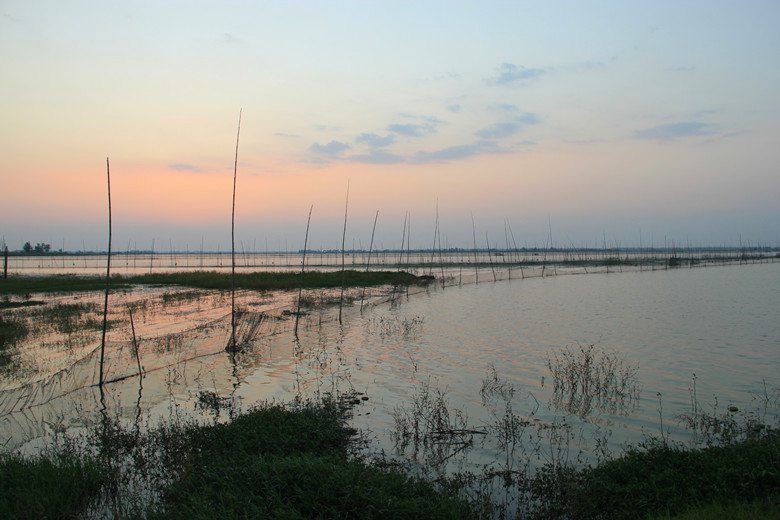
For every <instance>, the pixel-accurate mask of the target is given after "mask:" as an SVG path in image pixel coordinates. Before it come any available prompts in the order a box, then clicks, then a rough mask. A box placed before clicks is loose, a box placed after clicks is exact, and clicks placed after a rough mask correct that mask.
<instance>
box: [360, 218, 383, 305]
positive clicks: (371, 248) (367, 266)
mask: <svg viewBox="0 0 780 520" xmlns="http://www.w3.org/2000/svg"><path fill="white" fill-rule="evenodd" d="M378 218H379V210H376V215H374V228H373V229H372V230H371V243H370V244H369V245H368V260H367V261H366V273H368V269H369V268H370V267H371V252H372V251H373V250H374V233H376V221H377V219H378ZM365 297H366V284H363V292H362V293H361V294H360V312H361V313H362V312H363V300H364V299H365Z"/></svg>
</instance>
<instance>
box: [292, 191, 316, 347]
mask: <svg viewBox="0 0 780 520" xmlns="http://www.w3.org/2000/svg"><path fill="white" fill-rule="evenodd" d="M312 210H314V204H312V205H311V207H310V208H309V218H308V219H307V220H306V236H305V238H304V239H303V258H302V259H301V286H300V287H299V288H298V310H297V311H296V313H295V330H294V331H293V333H294V334H295V337H296V338H298V318H299V317H300V315H301V296H302V295H303V270H304V269H305V267H306V247H307V246H308V245H309V224H311V212H312Z"/></svg>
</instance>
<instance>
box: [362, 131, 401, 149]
mask: <svg viewBox="0 0 780 520" xmlns="http://www.w3.org/2000/svg"><path fill="white" fill-rule="evenodd" d="M355 142H357V143H366V144H367V145H368V146H371V147H381V146H388V145H390V144H393V143H394V142H395V136H394V135H392V134H387V135H386V136H384V137H382V136H380V135H377V134H368V133H362V134H360V135H359V136H357V137H356V138H355Z"/></svg>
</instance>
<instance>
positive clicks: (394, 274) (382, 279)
mask: <svg viewBox="0 0 780 520" xmlns="http://www.w3.org/2000/svg"><path fill="white" fill-rule="evenodd" d="M342 277H343V281H344V285H345V286H346V287H367V286H369V287H372V286H378V285H386V284H391V285H392V284H395V285H423V284H426V283H429V282H430V281H431V280H432V277H430V276H415V275H413V274H409V273H407V272H404V271H400V272H399V271H369V272H365V271H353V270H348V271H344V273H343V275H342V272H341V271H310V272H307V273H304V276H303V278H301V274H300V273H295V272H254V273H236V288H239V289H250V290H258V291H265V290H283V289H298V288H299V287H301V286H303V288H305V289H307V288H308V289H314V288H317V289H319V288H335V287H341V284H342ZM133 285H178V286H183V287H192V288H198V289H230V288H231V274H230V273H219V272H216V271H189V272H175V273H151V274H142V275H135V276H123V275H114V276H112V277H111V281H110V287H111V289H123V288H127V287H130V286H133ZM105 288H106V279H105V277H99V276H76V275H51V276H12V277H9V278H8V279H6V280H0V295H2V294H5V295H11V294H16V295H25V294H34V293H70V292H81V291H101V290H105Z"/></svg>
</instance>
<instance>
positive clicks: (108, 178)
mask: <svg viewBox="0 0 780 520" xmlns="http://www.w3.org/2000/svg"><path fill="white" fill-rule="evenodd" d="M106 181H107V183H108V256H107V258H106V297H105V300H104V302H103V338H102V339H101V341H100V376H99V377H100V379H99V380H98V386H99V387H100V391H101V394H102V391H103V363H104V362H105V357H106V328H107V327H108V288H109V287H108V286H109V281H110V276H111V170H110V168H109V163H108V157H106Z"/></svg>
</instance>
